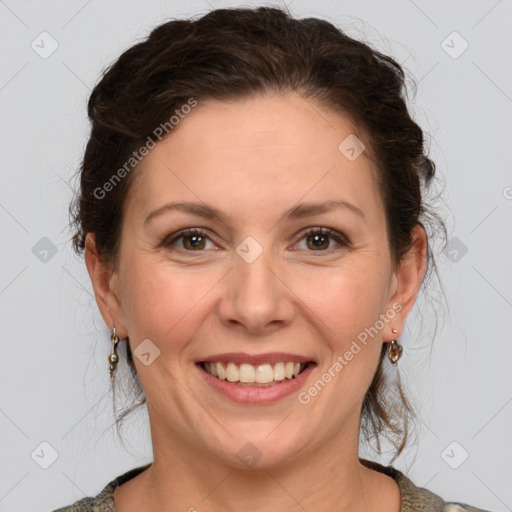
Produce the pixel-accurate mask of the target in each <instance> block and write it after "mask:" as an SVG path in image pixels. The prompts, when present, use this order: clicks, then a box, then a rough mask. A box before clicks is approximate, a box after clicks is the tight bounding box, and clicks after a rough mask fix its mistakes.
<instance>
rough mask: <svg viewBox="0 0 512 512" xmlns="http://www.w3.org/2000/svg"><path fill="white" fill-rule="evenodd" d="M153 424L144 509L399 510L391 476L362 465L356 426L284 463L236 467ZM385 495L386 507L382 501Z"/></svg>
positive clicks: (143, 486) (249, 511)
mask: <svg viewBox="0 0 512 512" xmlns="http://www.w3.org/2000/svg"><path fill="white" fill-rule="evenodd" d="M151 424H152V439H153V447H154V461H153V464H152V465H151V466H150V468H148V470H146V471H145V472H144V473H142V475H141V476H143V475H144V478H143V479H142V480H141V481H140V482H139V483H140V490H141V493H140V494H141V496H144V498H143V501H142V500H141V503H142V502H143V503H144V508H140V510H144V509H146V508H147V510H155V509H158V510H162V511H171V510H186V511H190V512H194V511H196V510H197V511H199V510H208V511H209V512H221V511H222V512H224V511H226V510H239V509H243V510H245V511H247V512H253V511H258V512H262V511H275V510H286V511H287V512H295V511H297V512H299V511H300V512H304V511H305V510H306V511H308V512H315V511H325V510H337V511H349V510H350V511H351V512H355V511H357V512H359V511H360V512H367V511H368V510H371V509H374V508H380V509H381V510H395V511H398V509H399V499H400V498H399V491H398V487H397V485H396V483H395V482H394V481H391V480H392V479H390V477H387V476H385V475H382V474H378V473H376V472H375V471H372V470H369V469H367V468H366V467H364V466H363V465H362V464H360V462H359V459H358V430H357V429H353V431H351V432H340V433H339V434H338V435H337V436H336V439H333V440H332V441H331V442H330V443H325V444H324V445H323V446H322V447H319V448H318V449H315V448H312V449H311V450H309V451H305V452H303V453H302V454H301V455H300V456H299V457H297V458H294V459H293V460H287V461H286V462H284V463H282V464H277V465H272V466H269V467H264V466H261V467H260V468H259V469H258V468H257V466H259V464H257V466H255V467H253V468H243V469H240V468H234V467H233V466H231V465H228V464H226V463H225V462H224V461H223V460H222V459H220V458H219V457H216V456H215V455H212V454H211V453H209V452H205V451H198V449H197V445H196V444H192V443H190V444H189V443H187V441H186V440H184V439H183V438H182V437H181V436H178V435H177V434H176V432H169V431H167V430H165V431H164V430H159V428H158V427H154V425H155V424H158V422H157V423H155V422H154V421H153V422H152V423H151ZM262 462H263V461H262ZM384 491H385V492H384ZM390 493H394V494H393V496H392V495H391V494H390ZM397 493H398V494H397ZM148 497H150V498H148ZM397 499H398V501H397ZM386 500H387V501H386ZM384 501H386V503H387V505H388V508H386V507H383V506H382V505H383V503H384ZM397 504H398V505H397Z"/></svg>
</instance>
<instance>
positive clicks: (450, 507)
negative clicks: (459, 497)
mask: <svg viewBox="0 0 512 512" xmlns="http://www.w3.org/2000/svg"><path fill="white" fill-rule="evenodd" d="M443 512H489V511H488V510H484V509H482V508H475V507H472V506H471V505H466V504H465V503H456V502H450V503H445V505H444V508H443Z"/></svg>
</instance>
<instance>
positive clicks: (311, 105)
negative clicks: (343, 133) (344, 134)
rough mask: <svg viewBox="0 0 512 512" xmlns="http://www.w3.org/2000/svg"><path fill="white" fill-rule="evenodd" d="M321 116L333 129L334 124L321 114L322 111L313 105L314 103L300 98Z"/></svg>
mask: <svg viewBox="0 0 512 512" xmlns="http://www.w3.org/2000/svg"><path fill="white" fill-rule="evenodd" d="M302 99H303V100H304V101H305V102H306V103H307V104H308V105H309V106H310V107H311V108H312V109H313V110H314V111H315V112H316V113H317V114H318V115H319V116H320V117H321V118H322V120H323V121H325V122H326V123H327V124H328V125H329V127H330V128H332V129H333V130H334V126H333V125H332V124H331V123H329V121H327V119H326V118H325V117H324V116H323V115H322V113H321V112H320V111H319V110H318V109H317V108H316V107H315V105H313V103H311V102H310V101H308V100H307V98H304V97H303V98H302Z"/></svg>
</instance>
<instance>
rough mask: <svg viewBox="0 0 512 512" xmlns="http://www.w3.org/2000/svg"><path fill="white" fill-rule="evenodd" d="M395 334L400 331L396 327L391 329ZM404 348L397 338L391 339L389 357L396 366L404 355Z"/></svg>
mask: <svg viewBox="0 0 512 512" xmlns="http://www.w3.org/2000/svg"><path fill="white" fill-rule="evenodd" d="M391 331H392V332H393V334H396V333H398V331H397V330H396V329H391ZM402 352H403V348H402V345H400V344H399V343H397V341H396V340H391V341H390V343H389V346H388V358H389V360H390V361H391V363H392V364H393V366H396V363H397V362H398V360H399V359H400V357H402Z"/></svg>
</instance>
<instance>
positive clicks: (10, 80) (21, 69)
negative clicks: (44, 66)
mask: <svg viewBox="0 0 512 512" xmlns="http://www.w3.org/2000/svg"><path fill="white" fill-rule="evenodd" d="M27 66H28V62H25V64H23V66H21V68H20V69H18V71H16V73H14V75H13V76H12V77H11V78H9V80H8V81H7V82H6V83H5V84H4V85H2V87H0V92H2V91H3V90H4V89H5V88H6V87H7V86H8V85H9V84H10V83H11V82H12V81H13V80H14V79H15V78H16V77H17V76H18V75H19V74H20V73H21V72H22V71H23V70H24V69H25V68H26V67H27Z"/></svg>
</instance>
